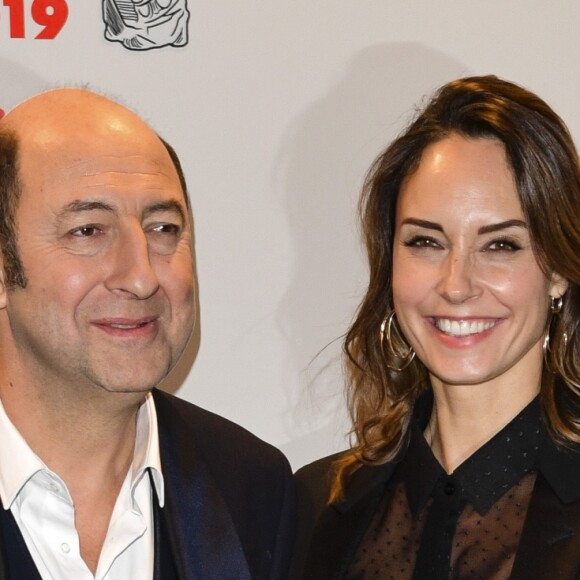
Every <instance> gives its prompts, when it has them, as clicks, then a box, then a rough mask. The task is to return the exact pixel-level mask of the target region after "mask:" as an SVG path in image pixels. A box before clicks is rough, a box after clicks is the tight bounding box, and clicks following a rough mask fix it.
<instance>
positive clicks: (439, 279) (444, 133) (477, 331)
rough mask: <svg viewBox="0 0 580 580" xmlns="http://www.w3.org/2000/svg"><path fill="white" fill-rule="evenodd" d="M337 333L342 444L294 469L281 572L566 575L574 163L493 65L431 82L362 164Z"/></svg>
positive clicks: (576, 308) (559, 129)
mask: <svg viewBox="0 0 580 580" xmlns="http://www.w3.org/2000/svg"><path fill="white" fill-rule="evenodd" d="M361 208H362V218H363V224H364V234H365V240H366V245H367V251H368V256H369V263H370V282H369V287H368V290H367V293H366V296H365V298H364V300H363V303H362V305H361V307H360V309H359V311H358V314H357V316H356V319H355V321H354V323H353V325H352V327H351V329H350V330H349V332H348V334H347V336H346V342H345V352H346V354H347V359H348V363H349V376H350V383H349V387H350V389H349V405H350V412H351V417H352V420H353V434H354V441H355V445H354V446H353V448H352V449H350V450H349V451H347V452H345V453H342V454H339V455H337V456H333V457H330V458H326V459H323V460H320V461H318V462H315V463H314V464H311V465H309V466H307V467H305V468H303V469H302V470H300V472H299V473H298V476H297V479H298V484H299V489H300V496H301V515H300V528H299V540H298V546H297V553H296V559H295V567H294V576H295V577H296V578H307V579H309V580H327V579H333V578H336V579H338V578H341V579H345V580H360V579H368V578H380V579H388V578H394V579H396V580H406V579H415V580H417V579H421V580H423V579H424V580H439V579H447V578H454V579H459V578H461V579H467V578H469V579H476V578H482V579H485V580H489V579H495V580H499V579H505V578H513V579H526V580H529V579H546V580H548V579H549V580H553V579H556V578H558V579H573V578H580V332H579V329H578V326H579V322H580V286H579V285H580V218H579V214H578V212H579V210H580V173H579V168H578V161H577V154H576V151H575V149H574V145H573V143H572V139H571V137H570V135H569V133H568V131H567V129H566V127H565V126H564V124H563V122H562V121H561V119H560V118H559V117H558V116H557V115H556V114H555V113H554V112H553V111H552V110H551V109H550V108H549V107H548V105H547V104H546V103H544V102H543V101H542V100H541V99H539V98H538V97H537V96H535V95H533V94H532V93H530V92H528V91H526V90H525V89H523V88H521V87H518V86H516V85H514V84H512V83H509V82H506V81H503V80H500V79H498V78H496V77H492V76H487V77H472V78H465V79H460V80H457V81H454V82H452V83H449V84H448V85H445V86H444V87H442V88H441V89H440V90H439V91H438V92H437V93H436V94H435V96H434V97H433V99H432V100H431V102H430V103H429V104H428V105H427V107H426V108H425V109H424V110H423V111H422V112H421V113H420V114H419V115H418V117H417V118H416V120H415V121H414V122H413V123H412V124H411V125H410V127H409V128H408V129H407V130H406V131H405V132H404V133H403V134H402V135H401V136H400V137H398V138H397V139H396V140H395V141H394V143H392V144H391V145H390V146H389V147H388V148H387V150H386V151H385V152H384V153H383V154H382V155H381V156H380V157H379V158H378V160H377V161H376V162H375V164H374V165H373V167H372V168H371V171H370V173H369V176H368V178H367V181H366V184H365V188H364V191H363V198H362V204H361Z"/></svg>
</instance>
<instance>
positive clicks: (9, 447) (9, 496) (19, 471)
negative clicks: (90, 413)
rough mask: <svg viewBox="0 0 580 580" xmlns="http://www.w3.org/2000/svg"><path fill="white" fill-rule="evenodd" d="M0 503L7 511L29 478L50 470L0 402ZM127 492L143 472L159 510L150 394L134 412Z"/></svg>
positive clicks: (154, 416)
mask: <svg viewBox="0 0 580 580" xmlns="http://www.w3.org/2000/svg"><path fill="white" fill-rule="evenodd" d="M0 441H2V445H0V500H2V506H3V507H4V509H6V510H7V509H10V507H11V505H12V503H13V502H14V500H15V499H16V497H17V496H18V494H19V493H20V490H21V489H22V488H23V487H24V486H25V485H26V483H27V482H28V481H29V480H30V478H31V477H32V476H33V475H34V474H35V473H37V472H39V471H42V470H47V471H50V469H49V468H48V467H47V466H46V464H45V463H44V462H43V461H42V460H41V459H40V458H39V457H38V456H37V455H36V454H35V453H34V452H33V451H32V449H31V448H30V447H29V446H28V443H26V441H25V440H24V438H23V437H22V435H21V434H20V432H19V431H18V430H17V429H16V427H15V426H14V424H13V423H12V421H11V420H10V419H9V418H8V415H7V414H6V411H5V409H4V406H3V405H2V401H1V400H0ZM131 470H132V478H131V490H132V491H133V490H134V489H135V487H136V485H137V484H138V482H139V480H140V479H141V478H142V477H143V476H144V475H145V473H146V472H147V471H149V472H150V473H151V481H152V482H153V485H154V486H155V491H156V494H157V497H158V499H159V505H160V507H163V505H164V500H165V490H164V481H163V473H162V471H161V456H160V451H159V432H158V429H157V413H156V411H155V403H154V402H153V397H152V395H151V393H148V394H147V396H146V398H145V401H144V402H143V404H142V405H141V407H140V408H139V411H138V413H137V427H136V437H135V450H134V453H133V463H132V466H131Z"/></svg>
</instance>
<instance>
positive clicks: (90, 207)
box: [59, 199, 115, 217]
mask: <svg viewBox="0 0 580 580" xmlns="http://www.w3.org/2000/svg"><path fill="white" fill-rule="evenodd" d="M94 210H101V211H110V212H115V208H114V207H113V206H112V205H109V204H108V203H105V202H104V201H83V200H82V199H75V200H74V201H71V202H70V203H67V204H66V205H65V206H64V207H63V208H62V209H61V210H60V212H59V217H63V216H65V215H66V214H69V213H80V212H83V211H94Z"/></svg>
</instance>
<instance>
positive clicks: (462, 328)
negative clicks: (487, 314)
mask: <svg viewBox="0 0 580 580" xmlns="http://www.w3.org/2000/svg"><path fill="white" fill-rule="evenodd" d="M431 320H432V321H433V325H434V326H435V328H437V329H438V330H440V331H441V332H442V333H443V334H446V335H448V336H458V337H464V336H472V335H474V334H482V333H484V332H486V331H488V330H490V329H492V328H493V327H494V326H495V325H496V324H498V322H500V320H501V319H500V318H465V319H457V318H443V317H433V318H432V319H431Z"/></svg>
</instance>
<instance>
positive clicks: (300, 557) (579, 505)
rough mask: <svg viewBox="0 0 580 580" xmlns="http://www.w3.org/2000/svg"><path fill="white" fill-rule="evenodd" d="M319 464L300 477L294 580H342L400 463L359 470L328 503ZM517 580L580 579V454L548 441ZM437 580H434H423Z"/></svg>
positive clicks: (327, 471)
mask: <svg viewBox="0 0 580 580" xmlns="http://www.w3.org/2000/svg"><path fill="white" fill-rule="evenodd" d="M337 457H338V456H337V455H335V456H331V457H326V458H324V459H320V460H318V461H316V462H314V463H311V464H310V465H307V466H306V467H303V468H302V469H301V470H299V471H298V473H297V474H296V479H297V489H298V506H299V507H298V533H297V546H296V549H295V555H294V558H293V563H292V572H291V575H290V577H291V579H292V580H302V579H306V580H339V579H342V578H344V576H345V574H346V572H347V571H348V568H349V565H350V563H351V561H352V559H353V557H354V555H355V553H356V550H357V547H358V545H359V543H360V541H361V539H362V536H363V534H364V533H365V531H366V529H367V526H368V525H369V522H370V520H371V518H372V516H373V515H374V513H375V509H376V508H377V505H378V502H379V501H380V499H381V497H382V496H383V494H384V493H385V490H386V487H387V484H388V482H389V480H390V478H391V476H392V474H393V472H394V468H395V464H394V463H387V464H385V465H381V466H377V467H371V466H364V467H362V468H361V469H359V470H358V471H357V472H356V473H355V474H354V475H353V476H352V477H351V479H350V481H349V482H348V484H347V488H346V494H345V498H344V500H343V501H341V502H340V503H338V504H333V505H331V506H328V505H326V500H327V498H328V491H329V485H330V480H331V464H332V462H333V461H334V460H335V459H336V458H337ZM510 578H511V579H512V580H580V449H578V448H577V449H575V450H574V451H563V450H561V449H558V448H556V446H555V445H554V444H553V443H552V442H551V441H549V440H547V439H546V441H545V442H544V445H543V446H542V449H541V455H540V460H539V473H538V477H537V479H536V484H535V487H534V491H533V493H532V498H531V501H530V505H529V508H528V513H527V516H526V520H525V522H524V528H523V531H522V537H521V540H520V545H519V548H518V551H517V554H516V559H515V562H514V567H513V570H512V574H511V576H510ZM425 580H434V579H431V578H429V579H425Z"/></svg>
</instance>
